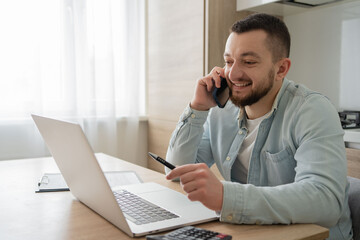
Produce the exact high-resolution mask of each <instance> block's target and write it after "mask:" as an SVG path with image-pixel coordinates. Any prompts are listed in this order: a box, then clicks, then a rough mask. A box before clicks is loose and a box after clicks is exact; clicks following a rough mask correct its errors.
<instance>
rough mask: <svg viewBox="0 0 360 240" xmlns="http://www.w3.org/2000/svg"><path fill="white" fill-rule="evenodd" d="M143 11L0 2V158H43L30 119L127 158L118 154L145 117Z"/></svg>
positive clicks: (121, 0) (140, 1) (131, 3)
mask: <svg viewBox="0 0 360 240" xmlns="http://www.w3.org/2000/svg"><path fill="white" fill-rule="evenodd" d="M144 5H145V3H144V0H101V1H100V0H31V1H28V0H11V1H3V0H0V29H1V32H2V34H1V35H2V37H1V38H0V135H1V136H0V159H1V158H2V159H5V158H15V157H26V156H30V157H32V156H37V155H42V154H44V153H46V148H45V147H44V146H43V145H42V140H41V138H40V136H39V134H38V133H37V130H36V129H34V125H33V123H32V122H31V120H30V118H29V117H30V114H31V113H34V114H41V115H45V116H50V117H57V118H62V119H66V120H71V121H77V122H80V123H81V125H82V127H83V129H84V130H85V133H86V135H87V137H88V139H89V141H90V143H91V144H92V146H93V148H94V150H95V151H101V152H105V153H108V154H111V155H115V156H119V157H122V154H125V155H126V156H127V157H130V158H135V157H134V156H135V155H134V153H129V151H131V149H130V150H129V149H125V150H127V151H128V153H124V151H123V150H124V149H122V148H124V142H123V141H124V140H123V138H128V139H133V140H134V141H136V138H137V137H136V136H138V135H139V125H138V124H139V118H140V117H141V116H144V115H145V40H144V39H145V37H144V34H145V6H144ZM14 126H15V127H14ZM129 128H130V129H131V131H130V132H131V136H124V131H125V130H126V131H127V132H129ZM34 149H35V150H34ZM132 155H134V156H132Z"/></svg>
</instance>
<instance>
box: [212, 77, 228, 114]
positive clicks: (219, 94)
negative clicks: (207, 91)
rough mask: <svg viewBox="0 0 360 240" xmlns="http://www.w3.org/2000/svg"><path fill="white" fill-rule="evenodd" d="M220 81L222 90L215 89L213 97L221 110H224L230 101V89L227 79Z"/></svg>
mask: <svg viewBox="0 0 360 240" xmlns="http://www.w3.org/2000/svg"><path fill="white" fill-rule="evenodd" d="M220 79H221V84H220V88H215V89H214V91H213V93H212V95H213V98H214V100H215V102H216V104H217V105H218V106H219V108H224V107H225V105H226V103H227V101H228V100H229V87H228V85H227V82H226V79H225V78H223V77H220Z"/></svg>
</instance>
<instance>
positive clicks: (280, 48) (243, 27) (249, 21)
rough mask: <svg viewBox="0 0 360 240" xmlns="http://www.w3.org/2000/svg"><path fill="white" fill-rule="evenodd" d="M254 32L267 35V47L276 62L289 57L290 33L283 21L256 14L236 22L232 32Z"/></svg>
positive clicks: (263, 14) (270, 16) (267, 15)
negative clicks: (258, 31) (261, 31)
mask: <svg viewBox="0 0 360 240" xmlns="http://www.w3.org/2000/svg"><path fill="white" fill-rule="evenodd" d="M253 30H263V31H265V32H266V33H267V35H268V36H267V47H268V49H269V50H270V51H271V52H272V55H273V61H274V62H275V61H278V60H280V59H281V58H284V57H289V55H290V42H291V39H290V33H289V30H288V28H287V27H286V25H285V23H284V22H283V21H282V20H281V19H279V18H277V17H275V16H272V15H269V14H265V13H255V14H251V15H249V16H247V17H246V18H244V19H242V20H240V21H237V22H235V23H234V24H233V25H232V27H231V32H235V33H238V34H240V33H244V32H249V31H253Z"/></svg>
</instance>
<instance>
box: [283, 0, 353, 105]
mask: <svg viewBox="0 0 360 240" xmlns="http://www.w3.org/2000/svg"><path fill="white" fill-rule="evenodd" d="M284 21H285V23H286V24H287V26H288V28H289V31H290V34H291V37H292V46H291V53H290V58H291V60H292V66H291V69H290V72H289V74H288V78H289V79H290V80H293V81H295V82H298V83H302V84H304V85H306V86H308V87H309V88H311V89H313V90H316V91H319V92H321V93H323V94H325V95H326V96H328V97H329V98H330V100H331V101H332V102H333V104H334V105H335V106H336V108H337V109H338V110H345V109H346V110H359V111H360V94H359V91H360V1H351V2H347V3H343V4H340V5H336V6H325V7H322V8H320V9H310V10H308V11H306V12H303V13H300V14H296V15H291V16H286V17H284Z"/></svg>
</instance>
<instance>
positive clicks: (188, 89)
mask: <svg viewBox="0 0 360 240" xmlns="http://www.w3.org/2000/svg"><path fill="white" fill-rule="evenodd" d="M247 14H248V12H237V11H236V0H181V1H177V0H150V1H148V2H147V24H148V25H147V51H148V52H147V89H148V92H147V94H148V96H147V99H148V106H147V109H148V118H149V125H148V149H149V151H150V152H154V153H156V154H158V155H160V156H162V157H165V156H166V150H167V146H168V142H169V139H170V136H171V133H172V131H173V130H174V129H175V125H176V123H177V121H178V119H179V116H180V114H181V113H182V111H183V109H184V108H185V106H186V105H187V104H189V102H190V101H191V98H192V95H193V92H194V87H195V84H196V80H197V79H198V78H200V77H202V76H204V75H205V74H207V73H208V72H209V71H210V70H211V69H212V68H213V67H214V66H222V65H223V64H224V63H223V62H224V60H223V52H224V46H225V42H226V39H227V37H228V34H229V28H230V27H231V25H232V24H233V23H234V22H235V20H238V19H240V18H242V17H243V16H245V15H247ZM148 167H149V168H151V169H154V170H157V171H160V172H163V171H164V167H163V166H162V165H161V164H159V163H157V162H155V161H154V160H152V159H150V158H149V159H148Z"/></svg>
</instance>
